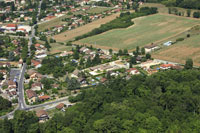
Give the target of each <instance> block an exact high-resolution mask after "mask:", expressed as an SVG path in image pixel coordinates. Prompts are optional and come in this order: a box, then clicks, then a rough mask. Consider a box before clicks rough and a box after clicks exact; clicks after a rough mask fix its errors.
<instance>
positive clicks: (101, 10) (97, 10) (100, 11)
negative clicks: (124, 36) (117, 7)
mask: <svg viewBox="0 0 200 133" xmlns="http://www.w3.org/2000/svg"><path fill="white" fill-rule="evenodd" d="M111 9H113V7H94V8H91V9H90V10H88V11H86V13H93V14H98V13H102V12H105V11H108V10H111Z"/></svg>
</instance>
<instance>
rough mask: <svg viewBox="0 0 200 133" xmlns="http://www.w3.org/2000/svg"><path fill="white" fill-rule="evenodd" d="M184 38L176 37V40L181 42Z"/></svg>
mask: <svg viewBox="0 0 200 133" xmlns="http://www.w3.org/2000/svg"><path fill="white" fill-rule="evenodd" d="M183 40H184V38H178V39H176V42H180V41H183Z"/></svg>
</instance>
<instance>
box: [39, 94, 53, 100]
mask: <svg viewBox="0 0 200 133" xmlns="http://www.w3.org/2000/svg"><path fill="white" fill-rule="evenodd" d="M39 99H40V101H45V100H48V99H50V96H48V95H43V96H40V97H39Z"/></svg>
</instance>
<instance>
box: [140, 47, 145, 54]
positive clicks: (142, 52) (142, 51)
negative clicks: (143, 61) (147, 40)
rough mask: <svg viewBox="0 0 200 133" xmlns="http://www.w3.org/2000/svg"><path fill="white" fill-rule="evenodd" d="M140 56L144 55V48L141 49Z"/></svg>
mask: <svg viewBox="0 0 200 133" xmlns="http://www.w3.org/2000/svg"><path fill="white" fill-rule="evenodd" d="M141 54H142V55H145V48H144V47H143V48H142V49H141Z"/></svg>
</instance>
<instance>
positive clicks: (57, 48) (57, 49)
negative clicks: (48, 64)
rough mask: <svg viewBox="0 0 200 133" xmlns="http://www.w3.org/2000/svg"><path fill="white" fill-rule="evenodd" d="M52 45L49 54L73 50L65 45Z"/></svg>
mask: <svg viewBox="0 0 200 133" xmlns="http://www.w3.org/2000/svg"><path fill="white" fill-rule="evenodd" d="M50 45H51V50H50V52H49V54H55V53H60V52H62V51H70V50H71V49H72V46H66V45H65V44H59V43H51V44H50Z"/></svg>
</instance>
